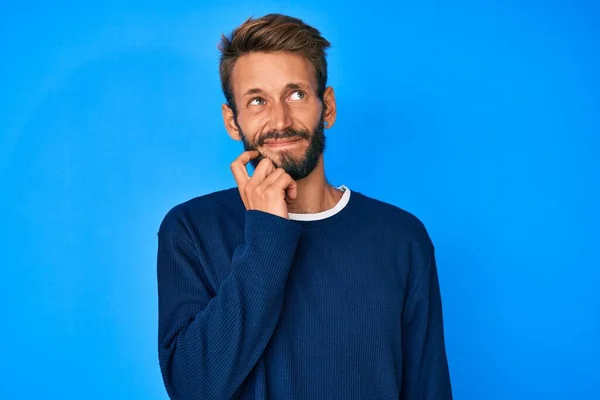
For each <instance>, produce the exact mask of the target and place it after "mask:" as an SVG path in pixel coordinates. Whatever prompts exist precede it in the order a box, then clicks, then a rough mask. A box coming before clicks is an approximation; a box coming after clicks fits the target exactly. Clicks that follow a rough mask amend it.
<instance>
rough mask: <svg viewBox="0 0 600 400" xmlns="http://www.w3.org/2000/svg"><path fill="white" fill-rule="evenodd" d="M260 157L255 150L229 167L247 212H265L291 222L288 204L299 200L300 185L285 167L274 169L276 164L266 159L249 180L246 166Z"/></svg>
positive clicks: (246, 153) (248, 152)
mask: <svg viewBox="0 0 600 400" xmlns="http://www.w3.org/2000/svg"><path fill="white" fill-rule="evenodd" d="M259 155H260V153H259V152H258V151H256V150H251V151H245V152H243V153H242V154H241V155H240V156H239V157H238V158H236V159H235V161H233V162H232V163H231V166H230V167H231V172H233V176H234V178H235V181H236V182H237V185H238V189H239V190H240V195H241V197H242V201H243V202H244V206H246V209H247V210H259V211H264V212H267V213H270V214H274V215H278V216H280V217H282V218H285V219H289V218H290V217H289V214H288V208H287V201H293V200H294V199H296V196H297V195H298V185H297V184H296V181H294V180H293V179H292V177H291V176H290V175H289V174H287V173H286V172H285V170H284V169H283V168H275V165H273V161H271V160H270V159H269V158H266V157H265V158H263V159H262V160H261V161H260V162H259V163H258V166H257V167H256V170H255V171H254V174H253V175H252V177H250V176H249V175H248V170H247V169H246V165H247V164H248V163H249V162H250V160H252V159H254V158H256V157H258V156H259Z"/></svg>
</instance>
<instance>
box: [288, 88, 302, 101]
mask: <svg viewBox="0 0 600 400" xmlns="http://www.w3.org/2000/svg"><path fill="white" fill-rule="evenodd" d="M305 97H306V93H304V92H303V91H302V90H296V91H295V92H293V93H292V95H291V96H290V100H302V99H304V98H305Z"/></svg>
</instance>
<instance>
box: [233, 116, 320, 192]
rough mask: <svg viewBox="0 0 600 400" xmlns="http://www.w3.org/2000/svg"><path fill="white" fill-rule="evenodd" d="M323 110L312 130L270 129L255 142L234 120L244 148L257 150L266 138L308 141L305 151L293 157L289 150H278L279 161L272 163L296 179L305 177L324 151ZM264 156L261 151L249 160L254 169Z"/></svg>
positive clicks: (312, 169) (314, 166)
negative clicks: (251, 140)
mask: <svg viewBox="0 0 600 400" xmlns="http://www.w3.org/2000/svg"><path fill="white" fill-rule="evenodd" d="M324 118H325V112H324V111H323V112H322V113H321V117H320V118H319V122H318V123H317V125H316V126H315V127H314V129H313V131H312V132H308V131H307V130H295V129H292V128H287V129H286V130H284V131H281V132H279V131H270V132H268V133H267V134H265V135H263V136H261V137H260V138H259V139H258V140H257V141H256V142H254V143H252V142H250V141H249V140H248V138H247V136H246V135H245V134H244V132H243V131H242V129H241V128H240V126H239V125H238V123H237V120H236V121H235V123H236V125H237V127H238V129H239V131H240V137H241V139H242V142H243V143H244V150H245V151H249V150H257V148H258V147H260V146H263V145H264V142H265V140H267V139H302V140H307V141H308V142H309V144H308V148H307V149H306V151H305V153H304V154H303V155H301V156H300V157H295V156H294V155H293V154H292V153H291V151H289V150H282V151H278V154H279V161H278V162H276V161H274V160H272V161H273V164H274V165H275V168H283V169H284V170H285V172H286V173H287V174H288V175H290V176H291V177H292V179H293V180H295V181H298V180H300V179H304V178H306V177H307V176H308V175H310V174H311V172H313V171H314V169H315V168H316V167H317V165H318V164H319V159H320V158H321V155H322V154H323V152H324V151H325V132H324V130H325V125H324V122H325V120H324ZM263 158H265V155H264V154H263V153H261V154H260V155H259V156H258V157H256V158H254V159H252V160H250V164H252V167H253V168H254V169H256V167H257V166H258V164H259V163H260V162H261V160H262V159H263Z"/></svg>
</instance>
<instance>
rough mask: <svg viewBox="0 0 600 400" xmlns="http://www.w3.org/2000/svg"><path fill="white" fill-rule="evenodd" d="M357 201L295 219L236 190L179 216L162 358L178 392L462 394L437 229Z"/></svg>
mask: <svg viewBox="0 0 600 400" xmlns="http://www.w3.org/2000/svg"><path fill="white" fill-rule="evenodd" d="M347 195H349V193H347ZM346 201H347V204H345V205H344V207H343V208H341V209H339V210H337V211H336V212H335V213H333V214H332V215H330V216H328V217H326V218H321V219H316V220H301V219H285V218H281V217H279V216H276V215H273V214H269V213H266V212H262V211H257V210H246V209H245V207H244V204H243V202H242V200H241V198H240V195H239V191H238V189H237V188H236V187H234V188H230V189H226V190H222V191H217V192H214V193H211V194H207V195H203V196H199V197H196V198H194V199H192V200H189V201H187V202H185V203H181V204H179V205H176V206H175V207H173V208H172V209H171V210H170V211H169V212H168V213H167V215H166V216H165V218H164V219H163V221H162V223H161V225H160V228H159V230H158V271H157V272H158V296H159V332H158V335H159V341H158V346H159V353H158V354H159V361H160V368H161V372H162V376H163V380H164V384H165V387H166V390H167V392H168V394H169V396H170V397H171V398H172V399H182V400H184V399H207V400H219V399H234V398H242V399H269V400H271V399H347V400H349V399H360V400H366V399H377V400H384V399H418V400H427V399H431V400H433V399H435V400H445V399H451V398H452V394H451V385H450V377H449V371H448V364H447V359H446V350H445V344H444V333H443V332H444V329H443V320H442V303H441V296H440V288H439V284H438V276H437V271H436V262H435V256H434V247H433V244H432V241H431V239H430V237H429V235H428V233H427V231H426V229H425V227H424V226H423V224H422V223H421V221H420V220H419V219H417V218H416V217H415V216H414V215H412V214H410V213H409V212H407V211H404V210H403V209H401V208H399V207H397V206H393V205H391V204H388V203H385V202H382V201H379V200H376V199H373V198H371V197H368V196H367V195H364V194H361V193H359V192H357V191H352V193H351V195H350V197H349V198H346Z"/></svg>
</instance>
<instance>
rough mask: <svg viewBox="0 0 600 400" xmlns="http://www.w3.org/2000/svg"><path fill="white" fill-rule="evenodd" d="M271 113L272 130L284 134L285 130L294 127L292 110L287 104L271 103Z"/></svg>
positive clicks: (270, 125)
mask: <svg viewBox="0 0 600 400" xmlns="http://www.w3.org/2000/svg"><path fill="white" fill-rule="evenodd" d="M270 111H271V115H270V119H269V128H270V129H271V130H275V131H278V132H283V131H284V130H285V129H287V128H289V127H291V126H292V118H291V116H290V110H289V107H288V105H287V104H285V102H274V103H271V110H270Z"/></svg>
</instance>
